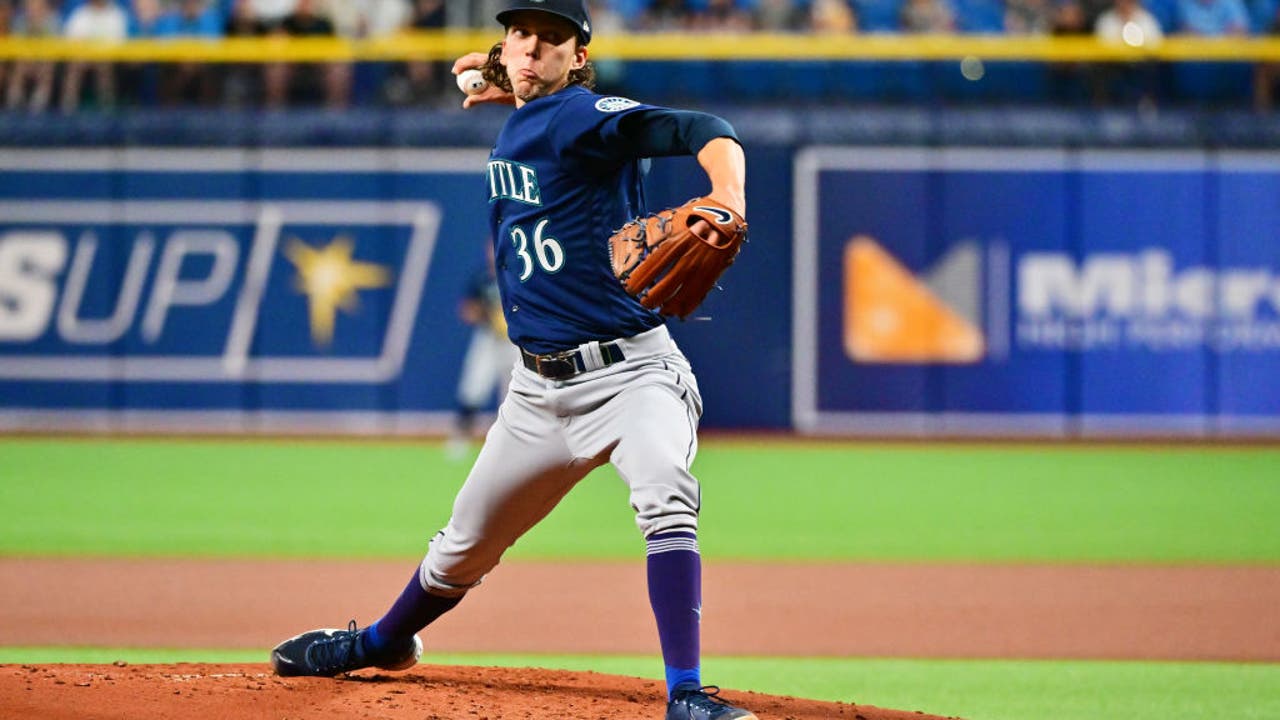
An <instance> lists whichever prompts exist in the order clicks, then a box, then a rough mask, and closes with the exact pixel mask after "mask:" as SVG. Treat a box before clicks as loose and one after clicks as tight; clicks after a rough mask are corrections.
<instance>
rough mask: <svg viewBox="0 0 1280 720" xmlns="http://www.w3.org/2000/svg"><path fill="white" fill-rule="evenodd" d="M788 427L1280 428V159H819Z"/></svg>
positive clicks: (909, 153) (842, 152)
mask: <svg viewBox="0 0 1280 720" xmlns="http://www.w3.org/2000/svg"><path fill="white" fill-rule="evenodd" d="M795 182H796V234H795V253H796V254H795V264H796V273H795V308H794V309H795V363H794V366H793V403H792V408H793V422H794V423H795V425H796V427H797V428H798V429H801V430H806V431H815V432H853V433H868V434H875V433H887V434H936V433H942V434H946V433H954V434H969V433H972V434H990V433H1000V434H1036V435H1045V434H1048V435H1067V434H1084V435H1096V434H1104V435H1105V434H1143V433H1161V434H1164V433H1191V434H1216V433H1220V432H1250V433H1257V432H1262V433H1276V432H1278V431H1280V381H1277V377H1278V376H1280V373H1277V369H1280V322H1277V313H1278V312H1280V254H1278V251H1277V250H1276V249H1275V243H1271V242H1259V240H1260V239H1261V238H1265V237H1267V236H1268V235H1269V234H1274V228H1275V227H1277V226H1278V225H1277V221H1278V220H1280V215H1278V213H1280V210H1278V208H1280V156H1277V155H1276V154H1274V153H1272V154H1235V155H1227V154H1223V155H1215V154H1209V153H1199V152H1191V153H1188V152H1156V151H1144V152H1134V151H1078V152H1072V151H1065V150H1061V151H1059V150H1036V151H1029V150H1006V149H998V148H997V149H987V148H984V149H981V150H976V149H975V150H966V149H923V148H895V149H854V148H809V149H806V150H804V151H802V152H801V153H800V154H799V155H798V156H797V161H796V174H795Z"/></svg>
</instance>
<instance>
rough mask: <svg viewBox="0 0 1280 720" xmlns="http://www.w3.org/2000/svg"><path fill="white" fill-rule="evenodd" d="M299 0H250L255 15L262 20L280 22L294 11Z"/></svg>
mask: <svg viewBox="0 0 1280 720" xmlns="http://www.w3.org/2000/svg"><path fill="white" fill-rule="evenodd" d="M297 4H298V2H297V0H249V5H250V6H252V7H253V15H254V17H256V18H257V19H258V20H259V21H260V22H265V23H278V22H280V21H281V20H283V19H285V18H286V17H288V16H289V15H290V14H292V13H293V8H294V6H295V5H297Z"/></svg>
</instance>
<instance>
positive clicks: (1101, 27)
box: [1093, 0, 1164, 47]
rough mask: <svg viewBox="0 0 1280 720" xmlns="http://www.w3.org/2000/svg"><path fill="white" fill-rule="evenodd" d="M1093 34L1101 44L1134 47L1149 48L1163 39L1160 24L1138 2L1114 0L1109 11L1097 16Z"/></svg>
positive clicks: (1136, 0)
mask: <svg viewBox="0 0 1280 720" xmlns="http://www.w3.org/2000/svg"><path fill="white" fill-rule="evenodd" d="M1093 33H1094V35H1095V36H1096V37H1097V38H1098V39H1099V40H1101V41H1103V42H1106V43H1113V44H1115V43H1122V44H1125V45H1131V46H1134V47H1144V46H1151V45H1154V44H1156V43H1159V42H1160V40H1161V39H1162V38H1163V37H1164V32H1163V31H1162V30H1161V28H1160V22H1159V21H1158V20H1156V18H1155V16H1154V15H1152V14H1151V13H1150V12H1148V11H1147V9H1146V8H1144V7H1143V6H1142V3H1141V2H1139V0H1115V2H1114V3H1113V4H1112V6H1111V8H1110V9H1108V10H1107V11H1106V12H1104V13H1102V14H1101V15H1099V16H1098V22H1097V24H1095V25H1094V27H1093Z"/></svg>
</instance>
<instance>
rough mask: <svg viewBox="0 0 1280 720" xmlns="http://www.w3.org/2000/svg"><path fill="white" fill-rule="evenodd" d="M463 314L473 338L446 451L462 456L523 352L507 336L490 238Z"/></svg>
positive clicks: (470, 284) (454, 456)
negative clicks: (477, 422)
mask: <svg viewBox="0 0 1280 720" xmlns="http://www.w3.org/2000/svg"><path fill="white" fill-rule="evenodd" d="M458 316H459V317H461V318H462V321H463V322H464V323H466V324H467V325H469V326H471V340H470V342H469V343H468V344H467V353H466V355H465V356H463V359H462V374H461V375H460V376H459V377H458V409H457V412H456V414H455V416H454V426H453V432H452V433H451V434H450V436H449V440H448V442H447V443H446V444H445V454H446V456H447V457H448V458H449V459H451V460H460V459H462V458H463V457H464V456H465V455H466V454H467V450H468V449H469V448H470V446H471V437H472V434H473V432H474V430H475V419H476V415H478V414H479V413H480V411H482V410H484V409H485V408H486V407H488V406H489V404H490V403H491V402H493V400H494V396H495V394H496V395H497V400H498V401H499V402H501V401H502V398H503V396H505V395H506V393H507V383H508V381H509V380H510V379H511V368H512V366H514V365H515V363H516V360H517V359H518V358H519V353H518V352H517V350H516V346H515V345H512V344H511V341H510V340H508V339H507V320H506V318H505V317H503V315H502V299H501V298H500V297H499V296H498V280H497V277H496V276H495V273H494V267H493V244H492V243H489V242H486V243H485V263H484V266H483V267H482V268H480V269H479V270H477V271H476V272H475V273H474V274H473V275H472V276H471V279H470V281H469V282H468V283H467V287H466V290H465V292H464V294H463V297H462V302H461V303H459V304H458Z"/></svg>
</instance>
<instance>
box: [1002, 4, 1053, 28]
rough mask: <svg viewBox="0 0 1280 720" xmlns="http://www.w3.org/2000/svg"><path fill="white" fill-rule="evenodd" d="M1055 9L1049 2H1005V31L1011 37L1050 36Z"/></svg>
mask: <svg viewBox="0 0 1280 720" xmlns="http://www.w3.org/2000/svg"><path fill="white" fill-rule="evenodd" d="M1053 13H1054V7H1053V6H1052V5H1051V4H1050V2H1049V0H1005V3H1004V29H1005V32H1007V33H1009V34H1010V35H1048V34H1049V33H1050V32H1051V31H1052V30H1053Z"/></svg>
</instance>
